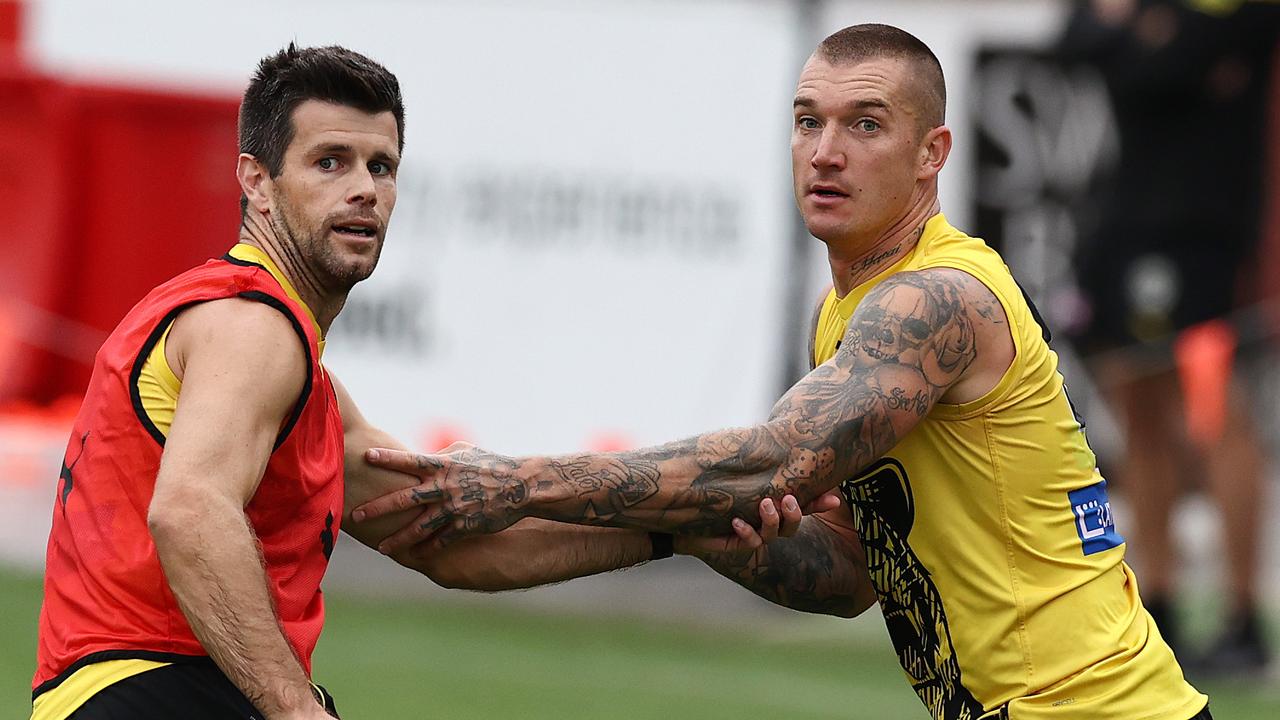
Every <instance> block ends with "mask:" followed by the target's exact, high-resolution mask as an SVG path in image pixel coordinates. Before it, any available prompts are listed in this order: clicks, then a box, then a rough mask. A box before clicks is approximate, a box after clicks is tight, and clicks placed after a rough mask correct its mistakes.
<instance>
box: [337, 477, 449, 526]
mask: <svg viewBox="0 0 1280 720" xmlns="http://www.w3.org/2000/svg"><path fill="white" fill-rule="evenodd" d="M444 499H445V496H444V491H443V490H441V489H440V486H439V485H438V484H437V483H436V482H435V481H434V480H433V481H428V482H424V483H422V484H421V485H414V486H413V487H407V488H404V489H403V490H396V491H395V492H393V493H388V494H386V495H383V496H382V497H377V498H374V499H372V500H370V501H369V502H367V503H365V504H363V505H361V506H359V507H357V508H356V509H355V510H352V511H351V519H352V520H355V521H356V522H364V521H365V520H367V519H368V518H375V517H379V516H381V515H387V514H390V513H393V512H399V511H401V510H408V509H409V508H411V507H415V506H418V505H431V504H433V503H439V502H442V501H443V500H444Z"/></svg>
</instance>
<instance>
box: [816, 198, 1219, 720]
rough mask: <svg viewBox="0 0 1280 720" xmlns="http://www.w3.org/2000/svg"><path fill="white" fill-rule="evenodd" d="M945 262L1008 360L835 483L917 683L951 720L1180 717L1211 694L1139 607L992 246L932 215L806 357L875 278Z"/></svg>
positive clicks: (824, 325) (1052, 362)
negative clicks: (983, 295) (977, 301)
mask: <svg viewBox="0 0 1280 720" xmlns="http://www.w3.org/2000/svg"><path fill="white" fill-rule="evenodd" d="M940 267H946V268H955V269H958V270H962V271H964V272H967V273H969V274H970V275H972V276H974V277H975V278H977V279H978V280H979V281H981V282H982V283H983V284H984V285H986V286H987V287H988V288H990V289H991V291H992V293H994V294H995V296H996V298H998V299H999V301H1000V304H1001V305H1002V306H1003V307H1004V312H1005V315H1006V317H1008V319H1009V329H1010V332H1011V333H1012V335H1013V342H1014V347H1015V350H1016V357H1015V359H1014V361H1013V364H1012V366H1011V367H1010V368H1009V370H1008V371H1007V372H1006V373H1005V375H1004V377H1003V378H1002V379H1001V380H1000V382H999V383H998V384H997V385H996V387H995V388H994V389H992V390H991V391H990V392H989V393H987V394H986V395H985V396H983V397H981V398H978V399H977V400H974V401H973V402H968V403H964V404H962V405H947V404H941V403H939V404H938V405H936V406H935V407H934V409H933V411H932V412H931V413H930V414H929V415H928V416H927V417H926V418H925V419H924V420H923V421H921V422H920V424H919V425H917V426H916V427H915V428H914V429H913V430H912V431H911V432H910V433H909V434H908V435H907V436H906V437H904V438H903V439H902V441H901V442H899V443H898V445H897V446H895V447H894V448H893V449H892V450H891V451H890V452H889V453H888V454H886V455H885V456H884V457H883V458H881V459H880V460H878V461H876V462H875V463H873V464H872V466H871V467H869V468H867V469H866V470H865V471H864V472H862V473H861V474H860V475H859V476H858V477H856V478H853V479H850V480H848V481H846V482H845V483H844V484H843V485H842V486H841V492H842V494H843V495H844V496H845V499H846V500H847V501H848V502H849V505H850V507H851V508H852V510H853V517H854V523H855V526H856V527H857V529H858V532H859V533H860V534H861V537H862V544H863V546H864V548H865V550H866V555H867V565H868V568H869V569H870V572H871V578H872V581H873V584H874V586H875V589H876V593H877V595H878V596H879V601H880V609H881V611H882V613H883V615H884V618H885V623H886V624H887V625H888V629H889V635H890V637H891V639H892V640H893V644H894V646H895V648H896V650H897V653H898V658H899V660H900V662H901V663H902V667H903V669H904V670H905V671H906V674H907V677H908V679H909V680H910V681H911V683H912V686H913V687H914V689H915V690H916V692H917V694H919V696H920V698H921V700H923V701H924V703H925V705H926V706H927V707H928V709H929V712H930V713H931V714H932V715H933V717H935V718H946V719H948V720H952V719H965V718H980V717H984V716H986V717H1008V718H1012V719H1013V720H1041V719H1044V720H1049V719H1050V718H1052V719H1055V720H1063V719H1066V718H1072V719H1074V718H1080V719H1084V718H1088V719H1089V720H1109V719H1113V720H1139V719H1151V720H1154V719H1157V718H1160V719H1165V718H1167V719H1168V720H1187V718H1190V717H1192V716H1193V715H1195V714H1196V713H1197V712H1199V711H1200V710H1201V709H1202V708H1203V707H1204V706H1205V704H1206V703H1207V702H1208V699H1207V698H1206V697H1205V696H1204V695H1201V694H1200V693H1198V692H1197V691H1196V690H1195V689H1194V688H1192V687H1191V685H1189V684H1188V683H1187V682H1186V680H1185V679H1184V678H1183V675H1182V670H1181V668H1180V667H1179V666H1178V663H1177V661H1176V660H1175V659H1174V656H1173V652H1172V651H1171V650H1170V649H1169V646H1168V645H1167V644H1166V643H1165V641H1164V640H1163V639H1162V638H1161V637H1160V634H1159V632H1158V631H1157V630H1156V626H1155V623H1154V622H1152V620H1151V616H1150V615H1148V614H1147V612H1146V610H1145V609H1144V608H1143V607H1142V601H1141V600H1140V599H1139V597H1138V587H1137V582H1136V580H1135V578H1134V575H1133V572H1132V571H1131V570H1130V569H1129V566H1128V565H1126V564H1125V562H1124V540H1123V538H1122V537H1121V536H1120V535H1119V534H1118V532H1117V530H1116V527H1115V524H1114V522H1113V521H1112V518H1111V506H1110V503H1109V502H1108V499H1107V488H1106V481H1105V480H1103V479H1102V476H1101V475H1100V474H1099V473H1098V470H1097V468H1096V463H1095V459H1094V455H1093V451H1092V450H1090V449H1089V445H1088V443H1087V442H1086V441H1085V437H1084V431H1083V427H1082V426H1081V424H1080V423H1079V422H1078V421H1077V420H1076V417H1075V414H1074V411H1073V409H1072V407H1071V404H1070V401H1069V400H1068V399H1067V395H1066V392H1065V390H1064V388H1063V381H1062V376H1061V375H1060V374H1059V373H1058V358H1057V355H1056V354H1055V353H1054V352H1053V351H1052V350H1051V349H1050V348H1049V345H1048V342H1047V335H1048V333H1047V331H1046V330H1043V328H1042V325H1041V323H1040V321H1039V319H1038V316H1037V315H1036V313H1035V310H1034V309H1033V308H1032V306H1031V305H1030V304H1029V303H1028V301H1027V300H1026V297H1025V295H1024V294H1023V293H1022V291H1021V289H1020V288H1019V287H1018V285H1017V283H1016V282H1015V281H1014V279H1013V276H1012V275H1011V274H1010V273H1009V269H1008V268H1007V267H1005V265H1004V262H1003V261H1002V260H1001V258H1000V256H999V255H997V254H996V252H995V251H993V250H991V249H990V248H989V247H987V246H986V244H985V243H984V242H982V241H981V240H978V239H975V238H971V237H969V236H967V235H965V234H964V233H962V232H960V231H958V230H956V229H955V228H953V227H952V226H951V225H950V224H948V223H947V221H946V218H944V217H943V216H942V215H940V214H939V215H935V216H934V217H933V218H931V219H930V220H929V222H928V223H927V224H926V225H925V230H924V233H923V235H922V236H921V238H920V240H919V243H918V244H917V245H916V247H915V249H914V250H913V251H912V252H911V253H910V254H908V255H907V256H906V257H904V258H903V259H902V260H900V261H899V262H898V263H896V264H895V265H894V266H892V267H890V268H889V269H887V270H885V271H884V272H883V273H881V274H880V275H878V276H877V277H875V278H873V279H871V280H869V281H867V282H866V283H863V284H862V285H860V286H858V287H857V288H855V289H854V290H853V291H851V292H850V293H849V294H848V295H846V296H845V297H843V298H839V297H836V295H835V291H834V290H833V291H832V292H831V293H830V294H829V295H828V296H827V298H826V300H825V301H824V303H823V305H822V309H821V311H820V314H819V316H818V324H817V332H816V336H815V338H814V358H813V360H814V362H815V363H816V364H821V363H823V362H825V361H826V360H828V359H830V358H831V357H832V356H833V355H834V354H835V352H836V349H837V347H838V345H839V342H840V340H841V339H842V338H843V337H844V333H845V327H846V325H847V324H848V322H849V318H850V317H851V316H852V315H853V311H854V309H855V308H856V307H857V305H858V303H859V302H861V300H862V298H863V297H865V296H866V294H867V293H868V292H869V291H870V290H871V288H873V287H875V285H876V284H878V283H880V282H881V281H883V280H884V279H885V278H887V277H888V276H889V275H891V274H893V273H895V272H905V271H911V270H921V269H925V268H940Z"/></svg>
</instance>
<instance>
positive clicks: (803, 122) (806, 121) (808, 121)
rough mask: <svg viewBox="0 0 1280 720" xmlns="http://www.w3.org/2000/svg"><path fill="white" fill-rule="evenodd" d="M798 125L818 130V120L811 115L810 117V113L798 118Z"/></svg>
mask: <svg viewBox="0 0 1280 720" xmlns="http://www.w3.org/2000/svg"><path fill="white" fill-rule="evenodd" d="M796 125H798V126H800V127H802V128H804V129H805V130H817V129H818V121H817V120H815V119H813V118H811V117H809V116H808V115H805V116H804V117H802V118H800V119H799V120H796Z"/></svg>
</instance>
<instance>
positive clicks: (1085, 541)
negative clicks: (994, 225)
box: [1067, 480, 1124, 555]
mask: <svg viewBox="0 0 1280 720" xmlns="http://www.w3.org/2000/svg"><path fill="white" fill-rule="evenodd" d="M1067 497H1068V498H1069V499H1070V500H1071V512H1072V514H1073V515H1074V516H1075V522H1076V535H1079V536H1080V545H1081V547H1083V548H1084V554H1085V555H1092V554H1094V553H1100V552H1102V551H1104V550H1110V549H1111V548H1113V547H1119V546H1120V545H1121V543H1123V542H1124V538H1123V537H1121V536H1120V533H1118V532H1116V521H1115V518H1113V517H1112V516H1111V501H1110V500H1109V499H1107V481H1106V480H1100V481H1098V482H1097V483H1094V484H1093V485H1090V486H1089V487H1083V488H1080V489H1079V490H1072V491H1071V492H1069V493H1067Z"/></svg>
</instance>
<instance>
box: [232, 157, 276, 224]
mask: <svg viewBox="0 0 1280 720" xmlns="http://www.w3.org/2000/svg"><path fill="white" fill-rule="evenodd" d="M236 179H237V180H239V181H240V191H241V192H243V193H244V196H245V197H246V198H248V199H249V207H250V208H251V209H253V210H256V211H257V212H259V213H265V212H267V211H268V210H270V209H271V193H270V190H271V173H269V172H267V168H266V166H264V165H263V164H262V163H261V162H258V158H256V157H254V156H252V155H250V154H249V153H240V158H239V160H237V161H236Z"/></svg>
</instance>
